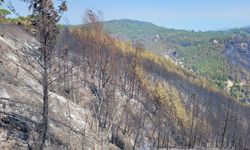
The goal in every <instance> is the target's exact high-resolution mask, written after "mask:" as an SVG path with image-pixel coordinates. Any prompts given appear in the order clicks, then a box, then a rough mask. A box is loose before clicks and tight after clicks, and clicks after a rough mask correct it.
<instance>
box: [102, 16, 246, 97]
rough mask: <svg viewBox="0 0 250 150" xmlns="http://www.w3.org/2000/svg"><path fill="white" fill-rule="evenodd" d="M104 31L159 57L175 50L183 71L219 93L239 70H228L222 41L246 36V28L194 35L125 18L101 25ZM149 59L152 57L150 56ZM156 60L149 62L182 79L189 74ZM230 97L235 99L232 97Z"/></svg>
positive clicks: (193, 33) (189, 32)
mask: <svg viewBox="0 0 250 150" xmlns="http://www.w3.org/2000/svg"><path fill="white" fill-rule="evenodd" d="M105 30H106V32H108V33H111V34H113V35H115V36H116V37H119V38H121V39H124V40H127V41H140V42H141V43H143V44H144V45H145V48H146V49H147V50H150V51H152V52H155V53H157V54H159V55H163V54H165V52H166V51H168V50H170V49H171V50H174V51H176V53H177V55H178V56H179V58H181V61H182V62H183V64H184V66H185V68H187V69H188V70H192V71H193V73H195V74H196V75H199V76H201V77H204V78H206V79H207V80H208V81H209V82H210V84H211V85H212V86H215V87H217V88H220V89H222V90H223V89H225V81H227V80H228V79H230V78H231V77H232V76H235V75H237V74H241V73H240V72H239V70H232V68H231V64H229V62H228V60H227V58H226V57H225V55H224V50H225V47H224V43H225V41H226V40H227V39H229V38H230V37H232V36H235V35H246V36H250V28H240V29H232V30H228V31H209V32H195V31H186V30H174V29H166V28H163V27H159V26H156V25H154V24H152V23H149V22H140V21H134V20H127V19H123V20H113V21H108V22H105ZM145 55H151V54H145ZM149 57H152V55H151V56H149ZM158 58H160V59H153V60H154V62H155V63H160V65H161V66H165V68H167V69H168V70H172V71H174V72H178V74H182V75H184V76H185V77H187V76H189V75H190V74H189V73H186V72H185V71H181V69H177V68H178V67H173V65H170V63H169V62H168V61H165V60H164V57H161V56H159V57H158ZM159 61H160V62H159ZM164 63H166V64H164ZM188 78H189V77H188ZM190 78H191V80H193V79H194V80H193V82H195V83H196V82H197V81H198V84H200V85H202V86H203V85H206V84H207V83H205V84H204V83H203V82H202V81H201V80H200V79H198V80H197V78H196V77H192V75H191V77H190ZM200 81H201V82H200ZM208 87H211V86H210V85H209V86H208ZM237 91H239V90H237ZM232 95H233V96H235V94H232Z"/></svg>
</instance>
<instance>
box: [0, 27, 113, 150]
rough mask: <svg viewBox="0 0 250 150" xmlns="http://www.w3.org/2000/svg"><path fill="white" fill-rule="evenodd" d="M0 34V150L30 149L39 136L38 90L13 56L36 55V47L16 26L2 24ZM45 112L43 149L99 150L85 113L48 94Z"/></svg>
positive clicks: (56, 96) (31, 39)
mask: <svg viewBox="0 0 250 150" xmlns="http://www.w3.org/2000/svg"><path fill="white" fill-rule="evenodd" d="M0 32H1V35H2V36H1V37H0V44H1V57H0V74H1V76H0V149H6V150H7V149H30V148H32V146H33V144H34V142H35V139H36V138H37V135H38V133H39V125H40V121H41V116H42V115H41V113H42V95H41V93H42V88H41V85H40V84H39V83H38V81H37V80H35V79H34V78H33V77H32V76H30V75H29V74H28V72H27V71H26V70H24V66H22V65H24V63H23V62H22V61H23V60H22V55H17V53H18V51H27V52H30V51H31V50H35V51H36V50H37V47H38V46H39V44H38V42H37V41H36V39H35V38H34V37H33V36H32V35H31V34H30V33H29V32H28V31H26V30H25V29H24V28H23V27H20V26H16V25H9V24H6V25H3V24H2V25H1V31H0ZM16 52H17V53H16ZM26 65H27V64H26ZM26 69H27V68H26ZM34 73H35V70H34ZM82 91H83V93H84V94H83V95H82V96H85V95H89V96H88V97H85V98H86V103H87V102H88V101H89V99H91V92H90V91H89V90H88V89H83V90H82ZM49 108H50V110H49V133H48V137H47V141H46V147H45V149H85V148H86V149H96V148H97V149H100V145H102V143H101V142H100V141H99V137H98V136H97V135H96V134H95V133H94V132H93V130H92V129H91V128H90V127H89V123H88V121H90V120H91V119H90V118H91V113H90V112H89V109H86V108H84V107H81V106H79V105H77V104H76V103H74V102H72V101H71V100H69V99H66V98H65V97H64V96H61V95H59V94H56V93H54V92H52V91H51V92H50V103H49ZM102 147H103V148H105V147H106V148H107V147H108V145H102Z"/></svg>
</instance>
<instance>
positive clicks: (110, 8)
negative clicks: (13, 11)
mask: <svg viewBox="0 0 250 150" xmlns="http://www.w3.org/2000/svg"><path fill="white" fill-rule="evenodd" d="M11 1H12V3H13V4H14V6H15V7H16V8H17V11H19V12H20V13H21V14H27V10H25V9H24V6H23V4H22V3H20V2H18V3H17V1H18V0H11ZM68 7H69V10H68V12H67V13H66V14H65V15H64V18H63V19H62V22H64V23H68V22H69V23H70V24H80V23H81V20H82V19H81V18H82V15H83V13H84V11H85V10H86V9H88V8H90V9H94V10H101V11H102V12H103V15H104V20H111V19H124V18H126V19H137V20H142V21H150V22H153V23H154V24H157V25H160V26H164V27H167V28H176V29H189V30H191V29H194V30H203V31H204V30H221V29H228V28H233V27H244V26H249V25H250V0H68ZM65 18H67V19H65ZM65 20H69V21H65Z"/></svg>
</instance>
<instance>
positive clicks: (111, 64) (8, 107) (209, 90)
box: [0, 25, 250, 149]
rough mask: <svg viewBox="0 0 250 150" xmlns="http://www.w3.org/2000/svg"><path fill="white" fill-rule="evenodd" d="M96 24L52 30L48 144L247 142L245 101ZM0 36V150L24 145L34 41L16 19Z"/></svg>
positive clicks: (33, 119) (35, 83)
mask: <svg viewBox="0 0 250 150" xmlns="http://www.w3.org/2000/svg"><path fill="white" fill-rule="evenodd" d="M95 27H96V26H93V27H92V26H90V27H87V28H86V27H82V28H79V27H75V28H70V29H69V30H68V29H65V30H61V31H60V35H59V37H58V42H57V44H56V46H55V49H54V53H55V57H54V58H53V60H52V62H53V63H52V69H51V72H50V81H51V83H52V84H51V86H50V99H49V100H50V105H49V111H50V113H49V134H48V138H47V142H46V149H85V148H88V149H112V148H113V149H141V148H147V149H159V148H169V149H170V148H173V149H174V148H177V149H181V148H184V147H186V148H198V149H202V148H204V149H210V148H211V149H212V148H218V147H220V145H222V147H227V148H230V147H236V149H244V148H249V146H250V145H249V144H248V141H249V137H248V135H249V134H248V133H249V124H250V120H249V117H248V116H249V113H250V112H249V107H248V106H246V105H244V104H242V103H239V102H238V101H236V100H235V99H234V98H232V97H229V96H227V94H225V93H223V92H221V91H220V90H218V89H216V88H214V87H212V86H211V85H210V84H209V83H208V82H207V81H206V80H204V79H203V78H201V77H199V76H197V75H194V74H193V73H190V72H189V71H187V70H186V69H183V68H181V67H180V66H178V65H175V64H174V63H173V62H171V61H170V60H167V59H165V57H164V56H163V57H161V56H159V55H156V54H155V53H152V52H148V51H145V50H144V49H143V46H142V45H140V44H137V45H134V46H133V45H129V44H127V43H125V42H123V41H120V40H117V39H114V38H112V37H110V36H109V35H106V34H105V33H104V32H102V31H101V30H100V28H95ZM1 35H2V36H1V38H0V42H1V54H2V55H1V56H2V57H1V59H0V62H1V68H0V71H1V74H2V75H1V78H0V80H1V88H0V94H1V96H0V97H1V100H0V104H1V107H0V113H1V116H0V117H1V118H0V120H1V121H0V131H1V132H0V133H1V134H0V137H1V138H0V143H1V144H0V148H2V149H28V148H29V147H32V146H33V144H34V142H35V139H36V138H37V135H38V133H39V131H38V130H39V124H40V120H41V102H42V99H41V94H40V93H41V84H40V83H39V80H36V78H39V77H40V76H39V72H37V69H36V68H37V65H39V61H37V60H39V59H38V58H37V57H38V56H39V55H37V47H38V45H39V44H38V43H37V41H36V40H35V38H34V37H33V35H32V34H31V33H30V32H29V31H26V30H25V29H24V28H22V27H20V26H16V25H1ZM32 60H33V61H32ZM31 62H32V63H31ZM29 70H32V74H30V73H29ZM61 74H63V76H61V78H59V79H58V80H54V79H55V77H57V76H60V75H61ZM32 75H35V76H32ZM53 81H54V82H53ZM229 117H230V120H228V118H229ZM238 118H240V119H238ZM225 120H228V121H225ZM223 130H225V131H226V132H225V133H224V132H223ZM222 136H223V137H224V138H223V141H224V143H223V142H221V141H222V140H221V139H222ZM221 143H222V144H221Z"/></svg>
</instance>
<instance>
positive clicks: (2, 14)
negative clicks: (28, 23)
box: [0, 9, 11, 18]
mask: <svg viewBox="0 0 250 150" xmlns="http://www.w3.org/2000/svg"><path fill="white" fill-rule="evenodd" d="M10 14H11V13H10V11H8V10H6V9H0V17H1V18H5V16H7V15H10Z"/></svg>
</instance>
